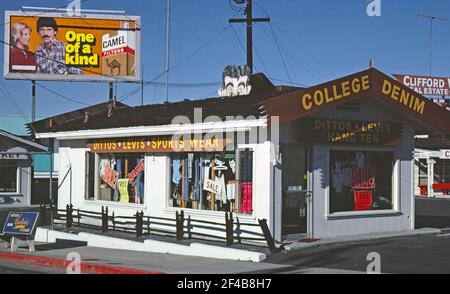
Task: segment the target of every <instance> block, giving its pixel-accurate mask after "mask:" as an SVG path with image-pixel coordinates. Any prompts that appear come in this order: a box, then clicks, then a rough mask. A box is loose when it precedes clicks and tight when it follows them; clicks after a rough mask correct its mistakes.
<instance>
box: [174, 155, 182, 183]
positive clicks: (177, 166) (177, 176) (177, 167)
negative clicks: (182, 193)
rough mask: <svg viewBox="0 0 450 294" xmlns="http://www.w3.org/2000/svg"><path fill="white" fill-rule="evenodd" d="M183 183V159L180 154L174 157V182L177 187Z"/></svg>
mask: <svg viewBox="0 0 450 294" xmlns="http://www.w3.org/2000/svg"><path fill="white" fill-rule="evenodd" d="M180 181H181V159H180V156H179V155H178V154H175V155H174V159H173V160H172V182H173V183H174V184H175V185H178V184H180Z"/></svg>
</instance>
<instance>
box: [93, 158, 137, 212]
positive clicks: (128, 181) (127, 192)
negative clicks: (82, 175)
mask: <svg viewBox="0 0 450 294" xmlns="http://www.w3.org/2000/svg"><path fill="white" fill-rule="evenodd" d="M87 160H88V163H87V170H86V187H87V191H86V197H87V198H88V199H89V200H103V201H114V202H121V203H135V204H143V203H144V156H143V155H142V154H97V155H95V154H92V153H88V157H87ZM90 171H91V172H90Z"/></svg>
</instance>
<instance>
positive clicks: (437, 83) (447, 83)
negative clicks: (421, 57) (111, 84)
mask: <svg viewBox="0 0 450 294" xmlns="http://www.w3.org/2000/svg"><path fill="white" fill-rule="evenodd" d="M393 76H394V77H395V78H396V79H397V80H398V81H399V82H400V83H402V84H403V85H405V86H406V87H408V88H410V89H411V90H414V91H416V92H417V93H419V94H422V95H426V96H439V97H442V96H449V95H450V77H447V78H446V77H428V76H415V75H400V74H395V75H393Z"/></svg>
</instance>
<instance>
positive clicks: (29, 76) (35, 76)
mask: <svg viewBox="0 0 450 294" xmlns="http://www.w3.org/2000/svg"><path fill="white" fill-rule="evenodd" d="M11 17H23V18H24V19H26V18H31V17H51V18H64V19H80V18H81V19H84V20H89V19H92V20H93V19H96V20H106V21H109V20H116V21H125V22H135V24H136V28H135V29H133V31H134V38H135V48H134V49H135V52H134V54H135V66H134V71H135V74H134V76H106V75H102V74H101V73H100V74H88V75H75V74H74V75H65V74H61V75H59V74H43V73H14V72H10V48H11V45H10V44H11V25H12V23H11ZM5 23H6V25H5V28H4V52H3V56H4V63H3V77H4V78H5V79H9V80H31V81H63V82H108V83H111V82H119V83H140V82H141V29H140V27H141V17H140V16H128V15H112V14H84V13H83V14H82V16H81V17H80V16H69V15H67V14H66V13H56V12H44V13H42V12H28V11H27V12H24V11H14V10H7V11H5ZM35 29H36V28H34V27H33V28H32V30H35ZM100 41H101V40H100ZM81 68H83V67H81Z"/></svg>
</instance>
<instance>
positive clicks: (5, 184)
mask: <svg viewBox="0 0 450 294" xmlns="http://www.w3.org/2000/svg"><path fill="white" fill-rule="evenodd" d="M0 170H1V171H2V176H1V177H0V193H17V192H18V191H17V162H16V161H14V162H4V161H0Z"/></svg>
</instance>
